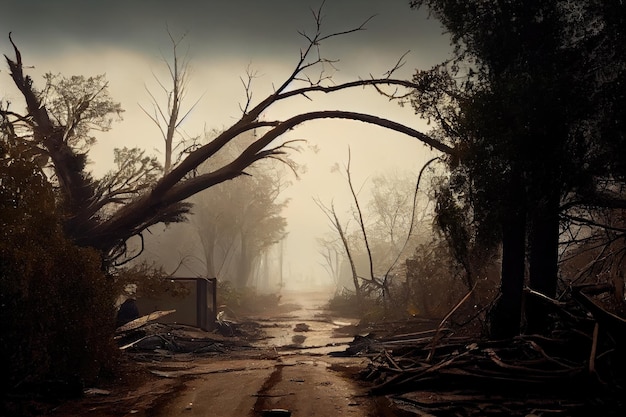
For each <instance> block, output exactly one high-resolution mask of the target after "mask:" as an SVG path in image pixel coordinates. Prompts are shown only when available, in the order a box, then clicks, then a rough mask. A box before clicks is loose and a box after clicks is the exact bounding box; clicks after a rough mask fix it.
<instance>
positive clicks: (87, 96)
mask: <svg viewBox="0 0 626 417" xmlns="http://www.w3.org/2000/svg"><path fill="white" fill-rule="evenodd" d="M44 78H45V81H46V86H45V89H44V91H43V93H42V97H41V101H42V104H44V105H45V106H46V107H47V109H48V112H49V114H50V116H51V117H52V118H53V119H54V121H55V123H56V124H57V125H58V126H63V128H64V139H65V141H66V143H68V144H69V145H71V146H72V147H73V148H74V149H76V150H78V151H82V152H85V151H87V150H88V149H89V148H90V147H91V146H92V145H93V144H94V143H95V142H96V138H95V137H94V136H91V132H92V131H93V130H97V131H102V132H106V131H108V130H110V129H111V125H112V123H113V122H114V121H115V120H121V117H122V113H123V112H124V110H122V107H121V105H120V103H116V102H114V101H113V100H112V98H111V96H110V95H109V92H108V81H107V80H106V78H105V75H104V74H100V75H96V76H94V77H85V76H83V75H72V76H70V77H64V76H62V75H61V74H51V73H47V74H46V75H45V76H44Z"/></svg>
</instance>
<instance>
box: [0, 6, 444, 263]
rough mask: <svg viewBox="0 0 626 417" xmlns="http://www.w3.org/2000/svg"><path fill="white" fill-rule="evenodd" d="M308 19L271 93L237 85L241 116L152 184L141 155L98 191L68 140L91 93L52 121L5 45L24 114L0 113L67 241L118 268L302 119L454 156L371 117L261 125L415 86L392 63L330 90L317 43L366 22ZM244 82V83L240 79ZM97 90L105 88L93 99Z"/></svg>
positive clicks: (339, 115) (343, 114) (282, 148)
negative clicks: (402, 137)
mask: <svg viewBox="0 0 626 417" xmlns="http://www.w3.org/2000/svg"><path fill="white" fill-rule="evenodd" d="M314 17H315V31H314V32H313V34H307V33H304V32H303V33H302V35H303V36H304V38H305V39H306V47H304V48H303V49H302V50H301V52H300V56H299V59H298V60H297V63H296V65H295V67H294V69H293V71H292V72H291V74H290V75H289V76H288V77H287V78H286V79H285V80H284V82H282V83H281V84H280V85H278V87H277V88H275V91H274V92H273V93H271V94H269V95H268V96H267V97H265V98H263V99H262V100H260V101H258V102H255V101H253V99H252V92H251V84H250V82H247V83H244V84H245V95H246V100H245V103H244V105H243V106H242V114H241V117H240V118H239V119H238V120H237V121H236V122H235V123H234V124H232V125H231V126H230V127H229V128H227V129H225V130H224V131H223V132H221V133H220V134H219V135H218V136H217V137H216V138H215V139H213V140H212V141H211V142H210V143H207V144H205V145H203V146H200V147H198V148H197V149H195V150H193V151H191V152H189V153H188V154H186V155H185V157H184V158H182V159H181V160H180V161H179V162H178V163H177V164H175V165H173V166H172V167H171V169H170V170H169V171H166V172H165V173H164V174H163V175H161V176H158V177H157V178H154V181H145V178H143V177H141V176H140V175H139V173H140V172H141V170H142V169H144V168H147V169H149V170H150V172H151V173H154V170H153V168H154V164H151V163H150V161H149V160H146V159H145V157H143V159H141V158H140V160H139V162H138V160H137V159H135V160H133V161H131V162H126V161H124V160H120V161H119V166H120V167H126V169H128V170H129V171H130V172H131V173H132V175H133V176H134V178H135V180H136V181H131V180H128V178H127V176H124V175H113V176H112V178H111V180H110V182H109V183H107V186H103V184H102V183H101V182H100V181H98V180H96V179H94V178H92V177H91V176H90V175H89V173H88V172H87V171H86V170H85V161H86V155H85V153H84V152H82V151H81V150H80V149H77V148H76V147H75V146H73V141H72V134H73V132H75V131H76V129H72V126H69V125H68V124H69V123H75V124H76V125H81V123H82V124H83V125H84V123H88V122H90V120H89V118H88V112H89V110H90V106H91V105H92V103H93V100H94V99H95V98H96V97H98V94H99V93H98V92H96V93H95V95H94V96H92V97H87V99H86V100H82V101H81V103H80V105H78V103H77V104H76V105H74V106H72V114H73V117H72V119H71V120H67V118H66V119H59V118H54V117H52V110H51V109H49V108H48V106H46V105H45V102H44V96H43V95H42V94H41V92H40V91H39V90H37V89H36V87H35V84H34V82H33V80H32V78H31V77H30V76H28V75H27V74H25V72H24V70H25V66H24V64H23V60H22V54H21V52H20V50H19V49H18V47H17V46H16V45H15V43H13V41H12V40H11V43H12V44H13V47H14V53H15V57H14V58H9V57H7V56H5V57H6V60H7V63H8V65H9V68H10V73H11V77H12V79H13V81H14V83H15V85H16V87H17V88H18V89H19V91H20V92H21V94H22V96H23V98H24V100H25V103H26V111H27V113H26V114H18V113H17V112H14V111H12V110H11V109H8V108H7V107H6V106H5V107H4V108H3V109H2V114H3V115H4V116H6V117H8V118H10V119H11V121H12V122H13V124H14V125H20V126H21V127H22V129H24V130H25V131H26V133H24V134H22V135H21V137H22V138H23V139H24V141H25V142H28V143H30V144H32V145H33V148H34V149H37V150H38V151H40V153H41V154H42V155H45V157H46V159H47V160H48V161H49V167H50V169H51V170H52V172H53V173H54V178H55V180H56V183H57V186H58V191H59V195H60V197H61V204H62V208H63V211H64V215H63V225H64V230H65V231H66V233H67V234H68V236H69V237H71V238H72V239H73V240H74V241H75V242H76V243H77V244H78V245H80V246H87V247H93V248H95V249H97V250H99V251H100V252H101V253H102V254H103V257H104V260H105V264H107V265H110V264H112V263H115V262H119V261H120V260H123V259H124V257H125V255H126V242H127V241H128V239H130V238H132V237H134V236H140V237H141V233H142V231H144V230H146V229H147V228H148V227H150V226H151V225H154V224H157V223H168V222H179V221H182V220H183V219H184V218H185V216H186V215H187V214H188V213H189V211H190V204H189V203H188V202H187V201H186V200H187V199H188V198H189V197H191V196H193V195H194V194H196V193H198V192H200V191H202V190H205V189H207V188H209V187H212V186H214V185H216V184H219V183H222V182H224V181H227V180H230V179H233V178H236V177H239V176H241V175H245V173H246V169H247V168H248V167H249V166H251V165H252V164H254V163H255V162H256V161H259V160H262V159H266V158H276V159H279V160H282V159H284V157H285V155H286V154H287V152H289V149H290V144H289V143H288V142H287V143H279V141H278V140H277V139H278V138H280V137H281V136H282V135H283V134H284V133H286V132H288V131H289V130H291V129H293V128H295V127H297V126H298V125H301V124H303V123H305V122H309V121H314V120H320V119H344V120H351V121H357V122H363V123H368V124H372V125H377V126H381V127H384V128H387V129H389V130H393V131H397V132H401V133H403V134H406V135H408V136H410V137H414V138H416V139H418V140H420V141H421V142H423V143H424V144H425V145H428V146H430V147H431V148H434V149H437V150H439V151H441V152H444V153H453V152H454V151H453V149H452V148H451V147H450V146H448V145H446V144H445V143H443V142H441V141H439V140H437V139H434V138H431V137H430V136H428V135H426V134H424V133H422V132H419V131H417V130H415V129H413V128H411V127H408V126H405V125H402V124H400V123H396V122H394V121H392V120H388V119H385V118H381V117H378V116H376V115H372V114H364V113H359V112H352V111H348V110H325V111H312V112H305V113H299V114H294V115H292V116H290V117H286V118H284V119H280V120H263V119H262V118H261V115H262V114H264V113H267V111H268V109H270V108H271V107H272V106H274V105H276V104H278V103H283V102H285V101H288V100H293V99H295V98H297V97H306V98H309V99H312V98H313V97H314V95H315V94H333V93H336V92H339V91H344V90H349V89H355V88H363V87H372V88H376V89H378V90H380V89H382V88H385V87H386V86H391V87H393V89H394V94H397V93H396V92H395V90H396V89H408V90H410V89H414V88H415V87H416V85H415V84H414V83H413V82H411V81H408V80H402V79H396V78H393V76H394V73H395V72H396V70H397V68H398V67H399V63H398V64H397V65H395V66H394V67H393V68H392V69H391V70H390V71H389V72H388V73H387V75H386V76H385V77H383V78H370V79H359V80H354V81H351V82H346V83H341V84H333V83H332V80H329V79H328V78H326V77H314V76H312V75H311V71H315V70H316V68H318V67H319V66H321V65H323V64H324V63H327V62H329V60H328V59H326V58H324V57H323V56H322V55H321V54H320V52H319V51H320V49H319V48H320V44H321V43H322V42H325V41H328V40H331V39H332V38H336V37H338V36H346V35H350V34H352V33H355V32H358V31H361V30H362V29H363V28H364V25H365V23H367V22H365V23H363V24H362V25H360V26H358V27H355V28H351V29H348V30H345V31H338V32H332V33H329V34H325V33H324V32H323V31H322V19H321V9H320V10H318V11H317V12H316V13H314ZM251 80H252V78H250V79H249V80H248V81H251ZM104 91H106V89H105V88H103V89H102V90H101V91H100V93H102V92H104ZM253 130H256V131H257V132H260V131H263V134H261V135H259V137H258V138H257V139H256V140H255V141H254V142H253V143H251V144H250V145H249V146H248V147H247V148H246V149H244V150H243V151H242V152H241V153H240V154H239V155H237V156H236V157H235V158H233V159H232V160H231V161H229V162H227V163H225V164H224V165H222V166H220V167H218V168H215V169H213V170H211V171H210V172H206V173H201V174H197V175H195V174H196V173H197V172H196V170H197V168H198V167H199V166H200V165H201V164H202V163H203V162H204V161H206V160H207V159H208V158H210V157H211V156H212V155H214V154H215V153H217V152H218V151H219V150H220V149H222V148H223V147H224V146H225V145H226V144H228V143H229V142H231V141H233V140H235V138H237V137H238V136H239V135H242V134H244V133H246V132H250V131H253ZM381 146H384V145H381ZM138 184H139V185H138Z"/></svg>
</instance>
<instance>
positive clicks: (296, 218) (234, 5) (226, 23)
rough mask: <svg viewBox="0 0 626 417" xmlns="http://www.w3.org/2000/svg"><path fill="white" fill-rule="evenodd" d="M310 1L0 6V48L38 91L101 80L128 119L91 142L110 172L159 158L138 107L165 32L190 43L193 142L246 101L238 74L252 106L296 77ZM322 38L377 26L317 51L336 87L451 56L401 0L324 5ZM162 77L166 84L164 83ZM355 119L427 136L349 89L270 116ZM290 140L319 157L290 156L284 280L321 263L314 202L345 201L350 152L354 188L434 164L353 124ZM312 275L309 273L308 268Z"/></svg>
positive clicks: (404, 143)
mask: <svg viewBox="0 0 626 417" xmlns="http://www.w3.org/2000/svg"><path fill="white" fill-rule="evenodd" d="M319 5H320V2H319V1H310V0H301V1H294V0H292V1H289V0H265V1H260V0H231V1H224V0H223V1H213V0H205V1H199V0H195V1H194V0H178V1H176V2H174V1H167V2H166V1H164V0H150V1H138V0H135V1H133V0H108V1H92V0H54V1H51V0H36V1H34V0H4V2H3V8H2V13H1V14H0V51H2V52H3V53H4V54H7V55H8V56H12V54H13V50H12V47H11V45H10V44H9V41H8V33H9V32H12V36H13V40H14V41H15V42H16V44H17V45H18V47H19V48H20V50H21V52H22V57H23V61H24V64H25V65H26V66H29V67H32V68H30V69H29V71H30V74H31V75H32V76H33V78H34V80H35V83H36V85H39V86H41V80H42V79H41V75H43V74H44V73H46V72H53V73H58V72H60V73H62V74H64V75H74V74H81V75H86V76H89V75H97V74H101V73H106V76H107V79H108V80H109V82H110V92H111V95H112V96H113V98H114V99H115V100H117V101H120V102H121V104H122V107H123V108H124V109H125V110H126V112H125V113H124V120H123V121H122V122H120V123H117V124H115V125H114V127H113V130H112V131H111V132H109V133H106V134H101V135H98V140H99V143H98V145H97V147H96V148H95V149H94V150H93V152H92V153H91V154H90V158H91V160H92V165H91V168H92V170H93V171H94V174H95V175H96V176H98V175H101V174H102V173H104V172H106V171H107V170H108V169H109V168H110V167H111V164H112V159H113V158H112V150H113V148H115V147H120V146H140V147H145V148H146V149H149V150H150V151H151V152H154V153H155V154H158V150H159V148H160V147H161V146H162V143H161V142H160V141H159V140H160V139H159V132H158V131H157V129H156V127H155V126H154V125H152V124H151V122H150V121H149V120H148V119H147V117H146V116H145V114H143V113H142V111H141V110H140V108H139V104H142V105H144V106H148V107H149V106H150V99H149V97H148V94H147V93H146V90H145V88H146V87H148V88H150V89H151V90H153V91H156V86H155V81H154V78H153V75H152V74H153V73H154V74H157V76H162V77H163V75H162V74H163V70H164V65H163V61H162V56H166V57H167V56H169V54H170V52H171V48H170V46H171V45H170V43H169V39H168V35H167V31H166V30H167V29H166V28H169V30H170V32H171V33H172V34H173V35H174V36H175V37H180V36H182V35H183V34H185V33H186V34H187V35H186V38H185V42H184V45H185V48H187V47H188V48H189V58H190V62H191V73H190V75H191V82H190V91H189V94H188V103H189V104H190V105H191V104H192V103H193V102H194V101H196V100H197V99H200V102H199V104H198V106H197V107H196V109H195V110H194V112H193V114H192V115H191V117H190V118H189V119H188V120H187V121H186V123H185V125H184V126H183V127H184V130H185V131H186V132H187V133H188V134H190V135H198V134H200V133H201V132H202V131H203V130H205V129H207V130H210V129H222V128H224V127H226V126H229V125H230V124H232V123H233V122H234V121H235V120H236V119H237V118H238V117H239V116H240V111H239V104H240V103H242V102H243V100H244V99H245V95H244V91H243V89H242V87H241V81H240V77H245V74H246V68H248V67H250V68H251V69H252V70H253V71H255V72H256V73H257V74H258V78H256V79H255V80H254V84H253V92H254V98H255V99H257V100H260V99H261V98H263V97H264V96H265V95H266V94H268V93H269V92H270V91H271V89H272V85H275V84H280V83H282V81H283V80H284V78H285V77H286V76H287V75H288V74H289V73H290V71H291V70H292V69H293V66H294V64H295V63H296V62H297V60H298V58H299V51H300V48H302V47H305V46H306V43H305V40H304V39H303V38H302V37H301V36H300V35H298V31H305V32H307V33H312V30H313V29H314V20H313V18H312V13H311V9H315V10H317V9H318V8H319ZM322 14H323V16H324V17H325V18H324V20H323V28H322V29H323V31H324V32H326V33H329V32H336V31H342V30H346V29H350V28H354V27H357V26H359V25H360V24H361V23H362V22H363V21H365V20H366V19H367V18H369V17H370V16H374V15H375V17H374V18H373V19H372V20H371V21H370V22H369V23H368V24H367V27H366V30H365V31H360V32H358V33H352V34H349V35H346V36H343V37H341V38H335V39H331V40H330V42H328V43H327V44H324V45H322V53H323V54H324V56H325V57H326V58H329V59H339V60H340V61H339V62H338V63H337V64H336V68H337V70H338V71H337V72H336V73H334V74H333V77H334V79H335V81H336V82H342V81H347V80H351V79H357V78H359V77H362V78H365V77H369V76H370V74H371V75H373V76H381V75H382V74H383V73H384V72H385V71H386V70H388V69H389V68H391V67H392V66H393V65H394V63H395V62H396V61H397V60H398V58H400V56H402V55H403V54H404V53H405V52H407V51H410V53H409V54H408V55H407V56H406V58H405V61H406V64H405V66H404V67H403V68H402V71H401V72H400V73H399V74H398V75H399V76H403V77H410V75H411V73H412V72H413V71H414V70H415V69H416V68H421V69H426V68H429V67H431V66H432V65H434V64H436V63H438V62H441V61H442V60H444V59H445V58H446V57H448V55H449V51H450V47H449V41H448V39H447V37H446V36H444V35H442V29H441V28H440V26H439V24H438V22H436V21H435V20H433V19H427V13H426V11H415V10H411V9H410V8H409V6H408V1H405V0H327V1H326V3H325V5H324V9H323V13H322ZM164 79H166V78H164ZM0 98H2V99H5V100H12V101H13V102H14V103H18V102H19V101H18V99H19V94H18V93H17V92H16V90H15V88H14V87H13V86H12V84H11V81H10V79H9V77H8V73H7V70H6V65H2V66H0ZM313 108H315V109H322V108H326V109H331V108H332V109H344V110H351V111H364V112H370V113H373V114H376V115H378V116H381V117H387V118H390V119H392V120H395V121H398V122H402V123H405V124H408V125H410V126H412V127H415V128H418V129H420V130H425V129H427V127H426V125H425V124H424V123H422V122H420V121H419V120H418V119H417V118H416V117H415V116H414V115H413V114H412V111H411V109H409V108H400V107H399V106H397V105H396V104H393V103H389V102H388V101H387V100H385V99H384V98H382V97H380V96H378V95H377V94H375V93H372V92H368V91H364V90H358V91H355V92H352V93H350V94H341V95H337V96H335V97H332V98H329V97H314V102H313V103H308V102H307V103H305V102H303V101H294V102H293V103H290V104H289V105H287V106H281V107H278V108H276V109H274V110H272V112H273V113H271V114H270V115H268V117H284V116H286V115H289V114H294V112H298V111H303V110H309V109H313ZM287 138H288V139H295V138H306V139H307V140H308V141H309V143H311V144H314V145H317V146H318V147H319V148H320V151H319V152H318V153H312V152H303V153H300V154H297V155H294V158H295V159H296V160H297V161H298V162H299V163H301V164H303V165H306V166H307V168H308V171H307V173H306V174H305V175H303V176H302V178H301V179H300V180H299V181H295V180H294V185H293V186H292V187H291V189H290V190H288V192H287V194H286V196H288V197H290V198H291V204H290V207H289V209H288V210H287V211H286V212H285V215H286V217H287V218H288V221H289V225H290V226H289V232H290V235H289V240H288V242H287V245H285V248H286V255H287V263H288V264H289V265H290V266H289V270H291V271H294V272H293V274H294V275H296V274H298V275H300V276H301V275H302V274H309V273H310V272H309V271H312V270H314V265H315V264H316V263H317V262H318V261H319V259H318V256H317V248H316V246H315V237H318V236H322V235H323V234H324V232H326V231H327V230H328V228H327V225H326V219H325V217H324V216H323V214H321V213H320V212H319V209H318V208H317V207H316V206H315V205H314V204H313V203H312V198H313V197H316V198H320V199H321V200H322V201H326V202H330V201H331V200H335V201H337V200H341V194H345V193H346V189H345V184H343V183H342V181H341V179H340V177H339V176H337V175H336V174H332V173H331V167H332V165H333V164H335V163H340V164H343V163H345V161H346V158H347V149H348V146H350V147H351V149H352V162H353V166H354V171H353V172H354V176H355V179H356V182H358V183H366V180H367V178H368V177H371V176H372V175H376V174H379V173H385V172H393V171H400V172H401V171H406V170H412V171H414V172H417V171H418V170H419V168H420V167H421V164H422V163H423V162H424V161H425V160H426V159H427V158H429V157H430V155H432V154H431V153H430V152H429V151H427V150H426V149H425V148H424V146H423V145H421V144H420V143H418V142H416V140H415V139H410V138H406V137H403V136H401V135H397V134H392V133H389V132H387V131H384V130H383V129H380V128H376V127H371V126H364V125H362V124H357V123H356V122H314V123H310V124H306V125H304V126H303V127H301V128H298V129H295V130H293V131H292V132H290V133H289V135H288V137H287ZM312 266H313V267H312Z"/></svg>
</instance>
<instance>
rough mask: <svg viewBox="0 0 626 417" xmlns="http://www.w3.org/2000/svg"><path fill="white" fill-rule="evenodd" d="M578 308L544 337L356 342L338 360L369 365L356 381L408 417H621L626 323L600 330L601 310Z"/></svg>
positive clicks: (436, 336) (614, 321) (430, 333)
mask: <svg viewBox="0 0 626 417" xmlns="http://www.w3.org/2000/svg"><path fill="white" fill-rule="evenodd" d="M578 294H579V295H577V296H576V297H580V296H581V295H580V292H579V293H578ZM582 294H583V296H584V297H585V300H587V301H589V300H591V298H590V297H589V296H588V295H585V294H584V293H582ZM584 304H585V301H584V300H583V301H582V302H580V303H577V307H576V308H574V309H573V311H572V310H570V311H568V312H567V315H568V317H569V318H568V320H569V322H568V323H567V325H563V326H561V327H559V328H557V329H555V330H554V332H553V333H552V334H550V335H549V336H541V335H524V336H518V337H515V338H511V339H507V340H498V341H494V340H486V339H483V338H479V337H471V336H465V335H464V336H460V335H459V334H462V332H460V333H459V332H457V331H455V330H452V329H449V328H443V327H442V326H440V327H437V328H435V329H433V330H427V331H419V332H413V333H405V334H399V335H388V336H383V337H377V336H373V335H368V336H357V337H355V339H354V341H353V342H352V343H351V344H350V347H349V348H348V349H347V350H346V352H345V354H346V355H361V356H367V357H369V358H370V359H371V363H370V365H369V366H368V367H367V369H365V370H364V371H363V372H362V373H361V376H362V378H363V379H364V380H367V381H368V382H369V383H370V384H372V388H371V393H372V394H373V395H382V396H386V397H387V398H388V399H389V400H390V402H391V403H392V404H393V406H394V407H395V408H398V409H402V410H403V411H405V412H408V413H409V414H410V415H411V414H412V415H428V416H492V415H493V416H495V415H510V416H516V415H519V416H528V415H536V416H539V415H540V416H553V415H554V416H556V415H559V416H563V415H567V416H571V415H603V416H611V415H618V413H619V415H623V410H624V406H626V396H625V395H624V394H626V366H625V365H626V350H625V349H624V346H623V345H622V343H621V340H620V339H621V337H623V335H626V327H620V326H622V325H624V326H626V321H623V319H620V318H619V317H617V316H613V317H612V318H611V322H610V324H608V323H605V320H606V317H604V318H599V315H600V314H604V315H605V316H606V313H607V311H606V310H604V309H601V308H600V310H602V313H599V312H597V311H591V310H592V309H593V307H589V306H588V308H586V311H585V310H581V308H580V306H581V305H582V306H584ZM594 305H595V304H594ZM596 306H597V305H596ZM562 307H563V308H565V307H564V306H562ZM581 313H582V314H581ZM608 314H610V313H608ZM598 323H601V324H600V325H599V324H598ZM619 323H621V324H619ZM602 329H604V331H603V330H602ZM616 331H617V333H615V332H616ZM614 334H619V336H616V337H614V336H613V335H614Z"/></svg>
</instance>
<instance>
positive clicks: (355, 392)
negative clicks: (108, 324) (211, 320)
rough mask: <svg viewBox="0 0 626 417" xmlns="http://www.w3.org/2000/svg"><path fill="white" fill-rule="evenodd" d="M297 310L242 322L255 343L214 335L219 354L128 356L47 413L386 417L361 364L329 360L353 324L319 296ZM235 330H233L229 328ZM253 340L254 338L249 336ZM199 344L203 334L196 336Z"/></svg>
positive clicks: (301, 300) (305, 300)
mask: <svg viewBox="0 0 626 417" xmlns="http://www.w3.org/2000/svg"><path fill="white" fill-rule="evenodd" d="M283 301H284V302H288V303H292V304H293V303H294V302H297V303H298V304H299V305H301V308H300V309H299V310H296V311H292V312H289V313H287V314H284V313H280V314H276V313H274V314H273V313H271V312H270V313H268V314H265V315H264V316H259V317H254V318H251V319H247V325H246V326H248V327H250V326H252V327H256V328H257V329H258V330H260V331H259V332H257V336H260V337H255V338H254V340H241V339H242V338H241V337H239V336H238V335H237V334H235V336H232V337H231V336H227V337H224V336H220V335H217V334H213V335H212V336H211V337H214V338H215V339H216V341H217V342H218V343H220V344H219V348H218V349H216V351H209V352H204V353H172V352H170V351H166V350H163V349H156V350H154V351H150V352H146V351H134V352H133V351H132V350H129V352H128V353H126V354H125V355H126V359H125V364H124V366H125V367H126V370H127V371H128V372H126V379H125V380H124V381H121V380H120V381H118V382H117V383H116V384H111V385H107V386H102V387H94V389H92V390H87V391H86V393H87V394H86V396H85V397H84V398H82V399H80V400H76V401H71V402H68V403H65V404H63V405H62V406H60V407H58V408H56V409H55V410H54V411H53V412H52V413H51V414H52V415H54V416H58V417H69V416H77V415H80V416H93V417H113V416H140V417H147V416H150V417H165V416H190V417H191V416H215V417H220V416H223V417H230V416H232V417H234V416H237V417H241V416H265V415H270V416H271V415H289V413H291V414H290V415H292V416H325V417H327V416H331V415H333V416H334V415H341V416H343V415H346V416H355V417H360V416H363V417H365V416H379V415H381V416H383V415H395V414H387V413H388V411H387V410H386V409H387V404H386V402H385V401H384V400H376V399H374V398H372V397H370V396H368V395H366V390H367V388H368V387H367V386H366V385H364V383H363V382H359V381H358V379H357V378H356V374H357V373H358V372H359V371H361V370H362V369H364V368H365V366H366V365H367V363H368V362H369V360H368V359H366V358H360V357H341V356H334V354H333V352H335V353H340V352H342V351H345V349H346V347H347V343H348V342H349V341H351V340H353V337H354V335H355V334H357V330H356V327H355V326H353V324H356V320H349V319H345V318H339V317H332V316H329V314H328V312H326V311H324V310H323V305H324V303H325V301H326V298H325V296H324V294H307V295H306V296H305V297H299V298H298V300H295V299H294V298H293V297H291V298H289V297H288V296H287V297H284V299H283ZM234 326H236V325H234ZM249 333H251V332H249ZM197 336H198V337H206V336H207V334H206V333H204V334H202V333H201V332H199V333H198V335H197Z"/></svg>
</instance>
